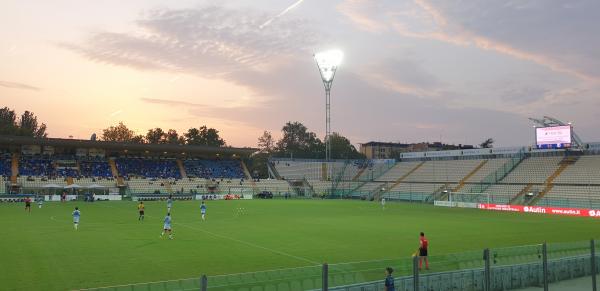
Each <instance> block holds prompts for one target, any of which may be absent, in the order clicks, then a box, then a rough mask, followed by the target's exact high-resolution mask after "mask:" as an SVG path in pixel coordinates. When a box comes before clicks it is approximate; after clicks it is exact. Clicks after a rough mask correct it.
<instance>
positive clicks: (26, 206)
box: [25, 197, 31, 213]
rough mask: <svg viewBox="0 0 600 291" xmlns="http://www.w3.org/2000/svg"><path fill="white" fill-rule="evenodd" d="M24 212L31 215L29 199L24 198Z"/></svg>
mask: <svg viewBox="0 0 600 291" xmlns="http://www.w3.org/2000/svg"><path fill="white" fill-rule="evenodd" d="M25 211H28V212H29V213H31V198H29V197H27V198H25Z"/></svg>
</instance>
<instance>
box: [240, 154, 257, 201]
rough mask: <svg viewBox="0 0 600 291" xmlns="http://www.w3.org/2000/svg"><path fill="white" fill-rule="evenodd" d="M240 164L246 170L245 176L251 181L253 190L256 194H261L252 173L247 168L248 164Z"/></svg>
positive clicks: (242, 162)
mask: <svg viewBox="0 0 600 291" xmlns="http://www.w3.org/2000/svg"><path fill="white" fill-rule="evenodd" d="M240 162H241V164H242V169H243V170H244V175H245V176H246V181H250V185H251V186H252V190H253V192H254V194H256V193H258V192H260V189H259V188H258V186H257V185H256V182H254V179H253V178H252V175H250V171H249V170H248V166H246V163H244V161H240Z"/></svg>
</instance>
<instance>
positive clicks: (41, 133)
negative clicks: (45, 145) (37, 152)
mask: <svg viewBox="0 0 600 291" xmlns="http://www.w3.org/2000/svg"><path fill="white" fill-rule="evenodd" d="M0 134H4V135H17V136H30V137H36V138H46V137H47V135H48V134H47V133H46V124H44V123H42V124H41V125H38V121H37V117H36V116H35V114H34V113H33V112H31V111H25V112H23V114H21V118H19V120H17V114H16V113H15V111H14V110H12V109H10V108H8V107H4V108H2V109H0Z"/></svg>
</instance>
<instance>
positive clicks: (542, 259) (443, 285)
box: [81, 240, 600, 291]
mask: <svg viewBox="0 0 600 291" xmlns="http://www.w3.org/2000/svg"><path fill="white" fill-rule="evenodd" d="M598 247H600V243H599V242H596V241H594V240H591V241H579V242H568V243H548V244H547V243H542V244H534V245H525V246H515V247H504V248H492V249H484V250H481V251H468V252H460V253H453V254H442V255H433V256H430V257H429V258H428V260H429V270H427V269H426V264H425V263H424V262H423V265H421V262H420V261H421V259H423V258H422V257H419V256H416V254H412V255H407V256H406V257H405V258H400V259H386V260H374V261H361V262H350V263H338V264H323V265H316V266H307V267H298V268H287V269H278V270H268V271H259V272H249V273H239V274H229V275H209V276H205V275H202V276H199V277H197V278H191V279H182V280H170V281H161V282H149V283H140V284H130V285H119V286H109V287H102V288H94V289H81V290H106V291H121V290H133V291H135V290H153V291H162V290H218V291H221V290H223V291H225V290H227V291H247V290H252V291H267V290H290V291H293V290H340V291H341V290H345V291H355V290H356V291H358V290H385V289H384V280H383V279H384V277H385V275H384V272H385V270H386V268H388V267H391V268H392V269H393V270H394V272H393V275H394V277H395V280H394V284H395V287H396V290H406V291H408V290H415V291H416V290H472V291H475V290H477V291H479V290H483V291H491V290H511V289H518V288H527V287H541V288H543V289H544V290H563V289H564V288H563V287H561V285H560V284H563V283H561V281H563V280H571V281H568V286H569V287H568V289H569V290H596V286H597V282H596V276H597V275H598V270H599V269H600V268H599V267H600V266H599V262H600V260H599V258H598V256H597V254H596V250H597V249H598Z"/></svg>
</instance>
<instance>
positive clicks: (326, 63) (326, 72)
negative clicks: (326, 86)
mask: <svg viewBox="0 0 600 291" xmlns="http://www.w3.org/2000/svg"><path fill="white" fill-rule="evenodd" d="M343 58H344V53H343V52H342V51H340V50H329V51H324V52H320V53H316V54H315V61H317V66H319V71H320V72H321V78H323V82H327V83H329V82H331V81H332V80H333V77H334V76H335V71H336V70H337V67H338V66H339V65H340V63H341V62H342V59H343Z"/></svg>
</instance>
